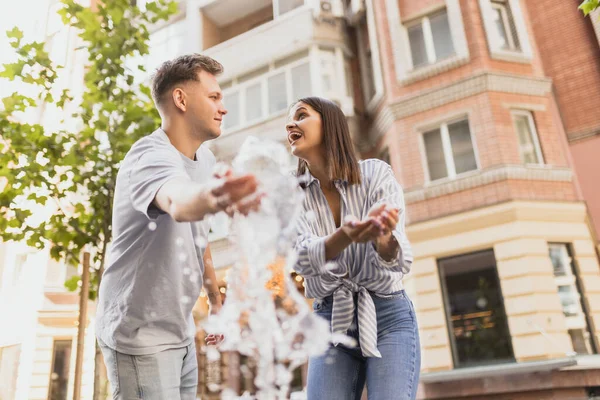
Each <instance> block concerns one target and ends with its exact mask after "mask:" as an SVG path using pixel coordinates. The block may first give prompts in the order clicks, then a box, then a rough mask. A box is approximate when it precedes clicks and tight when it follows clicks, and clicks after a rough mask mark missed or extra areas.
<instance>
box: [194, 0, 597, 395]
mask: <svg viewBox="0 0 600 400" xmlns="http://www.w3.org/2000/svg"><path fill="white" fill-rule="evenodd" d="M258 3H259V2H255V3H252V4H258ZM266 3H269V4H266ZM232 4H233V3H232V2H227V1H226V0H222V1H219V2H207V4H206V5H205V6H201V7H200V13H201V18H200V21H201V23H202V28H201V29H199V30H198V31H199V32H202V33H203V35H201V36H202V39H198V43H199V45H200V47H199V48H200V49H202V50H203V51H204V52H205V53H206V54H209V55H211V56H213V57H215V58H217V59H218V60H220V61H221V62H223V63H224V65H225V66H226V70H227V72H226V73H225V75H224V76H223V77H222V79H221V83H222V85H223V87H224V88H225V95H226V103H227V106H228V108H229V110H230V114H229V115H228V116H227V117H226V119H227V118H229V121H227V120H226V121H225V127H226V129H225V133H224V135H223V136H222V138H220V139H219V140H217V141H215V142H214V147H213V148H214V150H215V152H216V153H217V155H218V156H219V157H221V158H224V159H228V158H231V157H232V156H233V155H234V154H235V151H236V150H237V147H238V146H239V143H241V141H242V140H243V137H244V136H245V135H248V134H253V135H260V136H262V137H270V138H275V139H279V140H282V141H283V140H284V138H283V137H282V136H283V135H282V134H281V132H282V131H283V124H284V123H283V120H284V114H285V105H286V104H289V103H290V102H291V101H292V100H293V99H294V98H297V97H299V95H300V94H301V93H300V92H298V91H301V90H302V88H304V89H306V90H309V91H310V93H312V94H317V95H322V96H327V97H330V98H332V99H334V100H336V101H337V102H338V103H339V104H340V105H341V106H342V108H343V109H344V111H345V112H346V113H347V115H348V117H349V121H350V125H351V128H352V133H353V137H354V139H355V143H356V147H357V149H358V151H359V152H360V153H361V154H362V155H363V157H365V158H366V157H380V158H383V159H386V160H388V161H389V162H390V163H391V164H392V166H393V168H394V171H395V172H396V176H397V178H398V180H399V182H400V183H401V184H402V185H403V187H404V189H405V193H406V202H407V208H408V217H409V221H408V224H409V226H408V233H409V237H410V239H411V241H412V243H413V246H414V250H415V254H416V260H415V263H414V265H413V272H412V274H411V275H410V276H409V277H407V278H406V288H407V291H408V292H409V293H410V295H411V297H412V299H413V301H414V303H415V306H416V309H417V316H418V321H419V323H420V331H421V340H422V351H423V365H422V373H423V374H422V382H421V387H420V391H419V398H422V399H450V398H452V399H454V398H464V399H479V398H483V397H485V398H486V399H488V398H489V399H519V398H523V399H544V398H587V397H588V396H590V395H592V394H593V393H594V391H595V390H596V389H595V388H594V387H595V386H600V371H599V370H598V369H597V368H598V367H600V363H599V360H598V359H597V356H594V354H596V353H597V349H598V332H597V330H596V328H595V326H596V325H597V324H598V323H599V322H600V270H599V268H598V258H597V254H596V243H597V238H596V236H595V229H594V224H593V223H592V219H591V217H592V218H594V220H593V221H594V222H596V223H597V221H598V220H599V218H598V217H597V216H595V215H597V213H598V207H599V206H600V201H599V199H598V195H599V194H598V189H597V187H596V186H597V185H594V183H595V180H594V178H595V177H597V176H598V172H597V171H599V170H600V168H599V167H600V165H599V163H598V161H597V160H596V159H595V157H594V156H595V154H598V152H597V151H596V150H598V149H597V146H598V143H600V142H599V139H598V136H597V135H596V134H597V133H598V131H599V129H598V127H599V125H598V121H599V120H598V119H597V118H596V116H595V114H594V107H597V104H598V101H597V99H598V93H599V92H600V81H599V79H600V74H599V69H600V63H599V62H598V60H599V59H600V57H598V55H599V49H600V47H599V45H598V38H597V36H596V33H595V31H594V28H596V29H598V26H597V25H594V23H593V21H592V20H590V19H584V18H583V17H582V15H581V14H580V13H579V11H578V10H577V5H578V4H577V2H574V1H572V2H569V1H565V2H553V1H550V0H548V1H536V2H526V1H523V0H506V1H496V0H429V1H414V0H366V1H355V0H354V1H353V0H348V1H338V2H336V1H321V2H316V1H315V2H310V1H306V2H302V1H298V2H292V1H283V0H280V1H273V2H265V5H266V6H265V7H264V8H262V9H258V10H251V11H250V10H245V11H248V12H246V13H245V15H244V16H239V13H236V12H234V9H233V8H231V7H232ZM290 5H294V6H295V7H297V8H294V9H293V10H289V11H287V10H288V8H289V6H290ZM228 7H229V8H228ZM286 7H288V8H286ZM281 9H285V10H286V13H281ZM240 13H241V11H240ZM219 28H220V29H219ZM290 32H291V33H290ZM265 43H269V44H268V45H265ZM574 43H578V45H574ZM240 60H244V62H240ZM299 82H304V84H299ZM302 94H303V93H302ZM250 98H252V99H256V98H258V99H261V101H260V102H256V101H253V102H252V103H249V102H248V101H247V99H250ZM286 100H287V101H286ZM278 110H280V111H278ZM596 181H597V179H596ZM586 200H587V202H586ZM588 210H589V212H588ZM590 215H591V217H590ZM222 233H223V238H224V237H225V236H226V232H225V231H223V232H222ZM213 245H214V246H215V248H217V249H219V248H221V249H223V251H218V250H217V251H216V252H215V255H216V259H217V263H218V264H219V265H222V266H224V267H225V268H226V265H227V262H226V261H224V259H222V258H220V257H221V255H225V254H226V250H225V249H227V248H228V246H227V245H226V244H225V239H222V240H216V241H215V242H213ZM224 375H227V373H224ZM507 382H511V384H510V385H507Z"/></svg>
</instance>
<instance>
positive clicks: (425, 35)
mask: <svg viewBox="0 0 600 400" xmlns="http://www.w3.org/2000/svg"><path fill="white" fill-rule="evenodd" d="M408 40H409V42H410V54H411V56H412V64H413V68H418V67H422V66H425V65H428V64H434V63H436V62H438V61H440V60H443V59H445V58H448V57H450V56H453V55H454V54H455V50H454V43H453V42H452V33H451V32H450V24H449V22H448V13H447V12H446V10H443V11H440V12H437V13H435V14H432V15H429V16H426V17H424V18H422V19H420V20H419V21H417V22H415V23H413V24H409V25H408Z"/></svg>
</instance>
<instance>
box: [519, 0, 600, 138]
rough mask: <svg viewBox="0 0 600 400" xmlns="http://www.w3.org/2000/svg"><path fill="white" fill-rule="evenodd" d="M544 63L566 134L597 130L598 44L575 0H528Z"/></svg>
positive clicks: (599, 122)
mask: <svg viewBox="0 0 600 400" xmlns="http://www.w3.org/2000/svg"><path fill="white" fill-rule="evenodd" d="M526 3H527V9H528V11H529V16H530V21H531V25H532V27H533V32H534V35H535V39H536V42H537V45H538V48H539V51H540V56H541V59H542V62H543V65H544V71H545V73H546V75H547V76H550V77H551V78H552V79H553V82H554V88H555V91H556V97H557V101H558V104H559V106H560V111H561V116H562V119H563V123H564V124H565V128H566V131H567V135H568V136H569V137H570V138H574V137H576V136H577V135H578V134H580V133H584V132H589V131H598V132H600V119H599V118H598V104H600V47H599V46H598V41H597V39H596V36H595V34H594V30H593V26H592V23H591V21H590V20H589V18H587V19H584V18H583V15H582V13H581V11H579V10H578V9H577V5H578V4H579V3H580V2H579V1H577V0H565V1H554V0H540V1H527V2H526Z"/></svg>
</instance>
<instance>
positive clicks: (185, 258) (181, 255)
mask: <svg viewBox="0 0 600 400" xmlns="http://www.w3.org/2000/svg"><path fill="white" fill-rule="evenodd" d="M185 260H187V254H185V253H181V254H180V255H179V261H185Z"/></svg>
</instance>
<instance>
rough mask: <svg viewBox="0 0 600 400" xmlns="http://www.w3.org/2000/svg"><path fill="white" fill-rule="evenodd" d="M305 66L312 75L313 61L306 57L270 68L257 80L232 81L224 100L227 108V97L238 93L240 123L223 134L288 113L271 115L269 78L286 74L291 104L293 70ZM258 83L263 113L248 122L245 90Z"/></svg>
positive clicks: (283, 111) (283, 110)
mask: <svg viewBox="0 0 600 400" xmlns="http://www.w3.org/2000/svg"><path fill="white" fill-rule="evenodd" d="M303 64H308V66H309V74H310V73H311V70H310V64H311V60H310V58H309V57H308V56H306V57H303V58H301V59H299V60H294V61H292V62H291V63H289V64H286V65H283V66H281V67H279V68H269V71H268V72H266V73H264V74H262V75H260V76H257V77H255V78H252V79H249V80H247V81H244V82H242V83H237V78H234V79H232V80H231V82H232V84H231V86H229V87H228V88H227V89H225V90H223V98H224V103H225V108H227V97H228V96H230V95H231V94H232V93H236V92H237V93H238V95H239V96H240V97H239V102H238V104H239V122H238V124H237V125H234V126H231V127H228V128H224V129H223V133H225V134H228V133H230V132H235V131H237V130H240V129H244V128H247V127H249V126H252V125H255V124H258V123H260V122H263V121H266V120H268V119H270V118H273V117H276V116H278V115H283V114H284V113H285V112H287V109H282V110H280V111H277V112H273V113H271V112H270V111H269V87H268V81H269V78H271V77H273V76H276V75H279V74H281V73H282V72H283V73H284V74H285V85H286V98H287V102H288V104H289V103H291V102H292V101H293V97H292V96H293V94H292V93H291V92H292V69H293V68H295V67H298V66H300V65H303ZM310 77H311V79H312V78H313V76H312V74H311V76H310ZM257 83H258V84H260V88H261V89H260V90H261V102H262V113H261V115H260V116H259V117H257V118H255V119H251V120H248V118H247V115H246V114H247V112H246V111H247V110H246V94H245V90H246V89H247V88H248V87H250V86H254V85H256V84H257ZM225 118H227V116H225Z"/></svg>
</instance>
